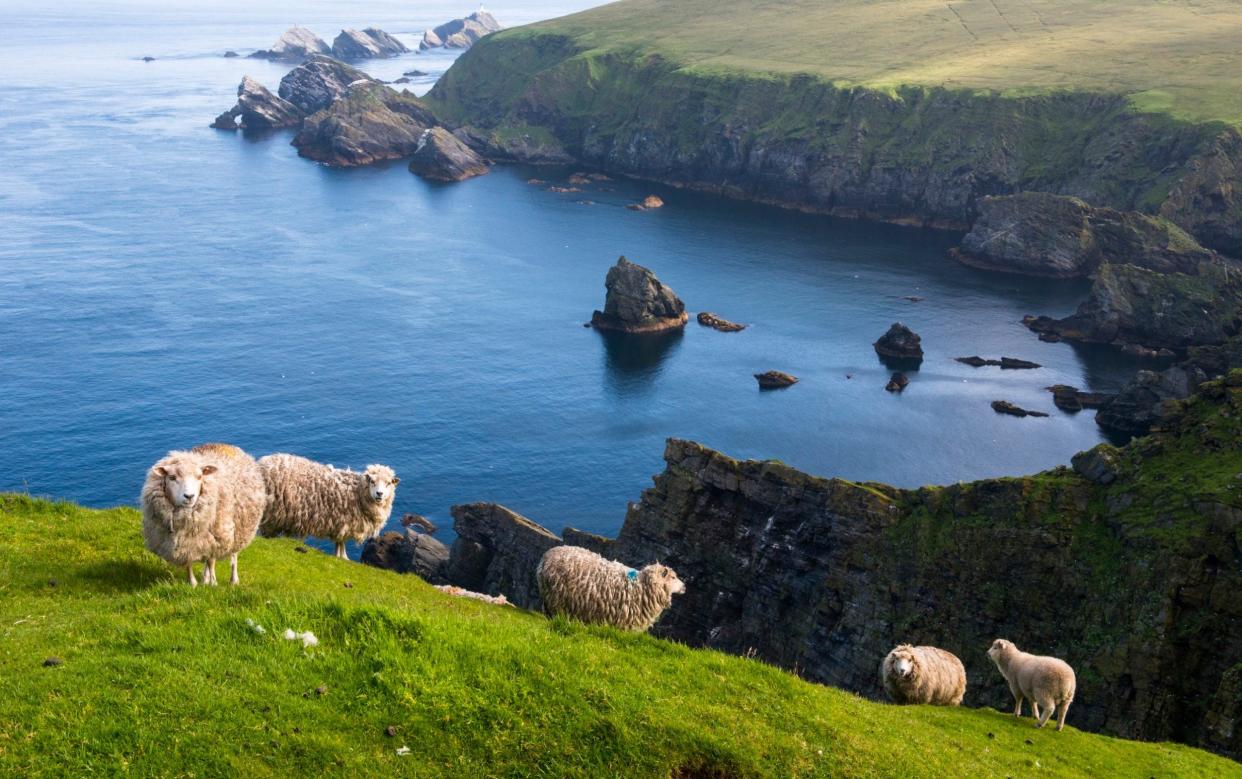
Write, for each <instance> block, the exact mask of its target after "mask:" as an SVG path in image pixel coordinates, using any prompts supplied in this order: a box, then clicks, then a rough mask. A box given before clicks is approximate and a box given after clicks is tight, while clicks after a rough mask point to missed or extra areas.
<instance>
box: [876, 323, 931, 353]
mask: <svg viewBox="0 0 1242 779" xmlns="http://www.w3.org/2000/svg"><path fill="white" fill-rule="evenodd" d="M873 346H874V347H875V353H876V354H878V355H880V357H881V358H882V359H885V360H890V361H898V362H906V361H909V362H922V361H923V339H922V338H920V337H919V335H918V333H916V332H914V331H913V330H911V329H910V328H908V327H906V326H905V325H903V324H902V323H901V322H894V323H893V324H892V326H891V327H889V328H888V332H886V333H884V335H882V336H880V340H878V341H876V342H875V343H874V344H873Z"/></svg>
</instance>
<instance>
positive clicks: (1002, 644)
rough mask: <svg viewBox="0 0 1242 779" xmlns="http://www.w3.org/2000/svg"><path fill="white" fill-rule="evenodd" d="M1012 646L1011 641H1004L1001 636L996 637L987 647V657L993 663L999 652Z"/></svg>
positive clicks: (999, 654) (1001, 652)
mask: <svg viewBox="0 0 1242 779" xmlns="http://www.w3.org/2000/svg"><path fill="white" fill-rule="evenodd" d="M1013 648H1014V647H1013V642H1012V641H1006V640H1005V639H1003V638H998V639H996V640H995V641H993V642H992V646H991V647H989V648H988V657H989V658H991V660H992V662H994V663H995V662H996V659H997V658H998V657H1000V656H1001V654H1003V653H1004V652H1006V651H1007V650H1010V649H1013Z"/></svg>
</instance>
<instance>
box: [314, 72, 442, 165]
mask: <svg viewBox="0 0 1242 779" xmlns="http://www.w3.org/2000/svg"><path fill="white" fill-rule="evenodd" d="M434 124H435V117H433V116H432V115H431V112H430V111H428V110H427V108H426V107H425V106H424V105H423V104H422V102H421V101H419V100H418V98H416V97H414V96H413V95H411V94H410V93H408V92H395V91H393V90H392V89H389V88H388V87H386V86H384V85H383V84H379V83H377V82H374V81H367V82H363V83H360V84H356V85H353V86H351V87H350V88H349V93H348V94H347V95H346V96H345V97H343V98H341V99H339V100H337V101H335V102H333V103H332V104H331V105H329V106H328V107H327V108H324V109H322V110H320V111H317V112H316V113H314V114H312V115H310V116H309V117H307V118H306V120H305V121H304V122H303V123H302V130H301V131H300V132H299V133H298V134H297V135H296V136H295V137H294V139H293V145H294V146H296V147H297V149H298V154H300V155H301V156H303V157H307V158H309V159H312V160H316V161H318V162H323V163H326V164H328V165H335V166H340V167H354V166H358V165H370V164H371V163H374V162H378V161H380V160H393V159H400V158H402V157H409V156H410V155H412V154H414V152H415V151H417V149H418V142H419V139H420V138H422V135H423V131H425V130H426V129H427V128H428V127H431V126H432V125H434Z"/></svg>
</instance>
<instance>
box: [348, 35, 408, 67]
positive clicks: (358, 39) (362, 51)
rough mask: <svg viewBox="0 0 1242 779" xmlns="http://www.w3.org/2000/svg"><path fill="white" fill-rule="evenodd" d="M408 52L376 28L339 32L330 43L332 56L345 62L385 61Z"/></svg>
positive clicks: (402, 44) (391, 37) (404, 47)
mask: <svg viewBox="0 0 1242 779" xmlns="http://www.w3.org/2000/svg"><path fill="white" fill-rule="evenodd" d="M408 51H409V49H408V48H406V46H405V44H404V43H402V42H401V41H399V40H397V39H396V38H394V37H393V36H391V35H389V34H388V33H386V32H384V31H383V30H381V29H378V28H376V27H368V28H366V29H365V30H341V32H340V34H339V35H337V36H336V40H334V41H332V56H333V57H336V58H337V59H340V60H346V61H353V60H364V59H386V58H388V57H396V56H397V55H399V54H405V53H406V52H408Z"/></svg>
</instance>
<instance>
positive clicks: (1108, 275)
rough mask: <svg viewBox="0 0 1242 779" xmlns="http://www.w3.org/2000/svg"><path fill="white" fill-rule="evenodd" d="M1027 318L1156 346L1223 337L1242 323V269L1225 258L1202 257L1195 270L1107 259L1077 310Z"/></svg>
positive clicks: (1052, 327)
mask: <svg viewBox="0 0 1242 779" xmlns="http://www.w3.org/2000/svg"><path fill="white" fill-rule="evenodd" d="M1023 322H1025V323H1026V325H1027V326H1028V327H1030V328H1031V329H1032V330H1034V331H1035V332H1038V333H1055V334H1056V335H1058V336H1060V337H1061V338H1062V339H1065V340H1069V341H1085V342H1091V343H1108V344H1115V345H1117V346H1122V345H1124V344H1138V345H1141V346H1144V347H1147V348H1149V349H1155V350H1159V349H1161V348H1168V349H1174V350H1181V349H1185V348H1186V347H1188V346H1195V345H1205V344H1216V343H1222V342H1223V341H1225V340H1226V339H1227V338H1229V337H1230V336H1232V335H1234V334H1235V333H1237V332H1238V328H1239V325H1240V324H1242V270H1240V269H1239V267H1238V266H1237V265H1235V264H1233V263H1232V262H1224V261H1213V262H1204V263H1201V264H1200V266H1199V271H1198V273H1197V274H1196V275H1193V276H1191V275H1187V274H1183V273H1156V272H1154V271H1149V270H1144V269H1142V268H1137V267H1135V266H1133V265H1114V264H1107V265H1102V266H1100V269H1099V271H1098V272H1097V274H1096V277H1095V281H1094V283H1093V284H1092V286H1091V293H1090V295H1089V296H1088V297H1087V300H1086V301H1084V302H1083V303H1082V305H1080V306H1079V307H1078V310H1077V311H1076V312H1075V313H1073V314H1071V315H1070V316H1068V317H1066V318H1064V319H1051V318H1049V317H1027V318H1025V319H1023Z"/></svg>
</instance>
